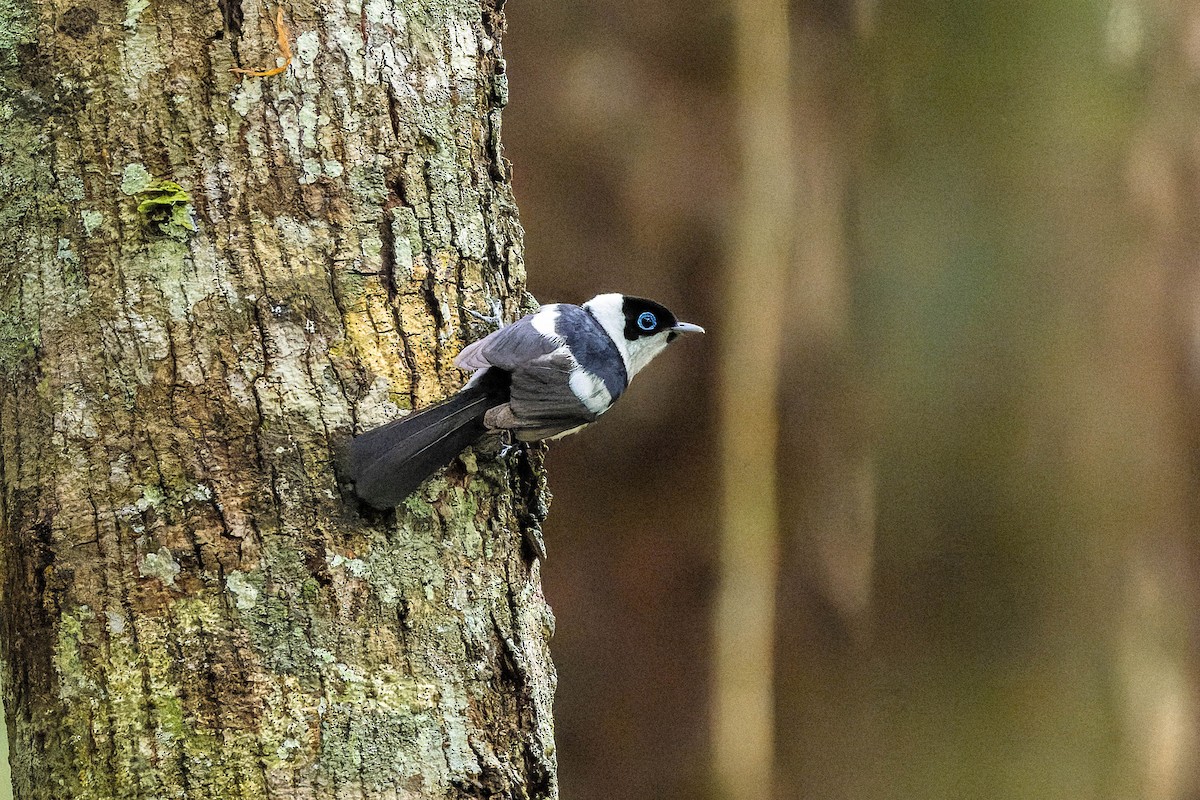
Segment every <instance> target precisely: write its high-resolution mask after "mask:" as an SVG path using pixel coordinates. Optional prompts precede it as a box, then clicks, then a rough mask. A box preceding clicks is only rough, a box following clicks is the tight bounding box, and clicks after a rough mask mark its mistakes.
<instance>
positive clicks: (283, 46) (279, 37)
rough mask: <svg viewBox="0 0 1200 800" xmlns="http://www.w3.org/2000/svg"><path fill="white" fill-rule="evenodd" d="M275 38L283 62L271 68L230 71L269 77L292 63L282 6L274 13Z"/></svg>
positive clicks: (290, 47)
mask: <svg viewBox="0 0 1200 800" xmlns="http://www.w3.org/2000/svg"><path fill="white" fill-rule="evenodd" d="M274 21H275V39H276V41H278V42H279V52H280V53H282V54H283V59H284V60H283V63H282V64H280V65H279V66H278V67H272V68H271V69H240V68H238V67H233V68H231V69H230V72H238V73H241V74H242V75H249V76H251V77H253V78H269V77H271V76H272V75H278V74H279V73H281V72H283V71H284V70H285V69H287V68H288V66H290V65H291V63H292V45H291V43H290V42H289V41H288V29H287V26H285V25H284V24H283V6H280V7H279V9H278V11H277V12H276V14H275V20H274Z"/></svg>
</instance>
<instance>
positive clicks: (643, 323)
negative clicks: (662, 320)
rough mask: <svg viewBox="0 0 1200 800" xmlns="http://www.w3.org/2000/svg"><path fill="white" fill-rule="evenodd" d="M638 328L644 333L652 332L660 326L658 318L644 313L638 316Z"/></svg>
mask: <svg viewBox="0 0 1200 800" xmlns="http://www.w3.org/2000/svg"><path fill="white" fill-rule="evenodd" d="M637 326H638V327H639V328H641V329H642V330H644V331H652V330H654V329H655V327H657V326H658V317H656V316H654V315H653V314H652V313H650V312H649V311H643V312H642V313H640V314H638V318H637Z"/></svg>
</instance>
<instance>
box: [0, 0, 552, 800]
mask: <svg viewBox="0 0 1200 800" xmlns="http://www.w3.org/2000/svg"><path fill="white" fill-rule="evenodd" d="M494 2H495V0H483V4H482V6H481V5H480V4H479V3H477V2H469V1H468V0H455V1H454V2H451V1H450V0H446V2H440V3H432V2H431V3H419V2H416V1H415V0H367V2H361V1H360V0H348V2H346V3H339V2H307V0H297V1H296V2H293V3H291V4H289V5H287V6H286V7H284V8H283V10H282V13H281V14H280V15H279V16H277V8H276V7H274V6H267V5H265V4H246V5H245V6H241V5H239V4H238V3H237V0H227V2H225V3H222V4H221V5H220V7H218V6H217V4H213V5H212V6H211V7H210V6H205V5H203V4H200V5H196V4H187V3H168V2H166V1H165V0H155V2H153V3H150V2H148V0H129V2H128V3H127V4H118V3H113V2H108V0H100V2H97V3H89V4H79V5H71V4H69V3H67V2H48V1H47V0H4V2H0V120H2V124H3V128H4V130H5V135H4V137H3V139H2V140H0V489H2V491H0V569H2V576H3V582H2V584H0V585H2V587H3V588H2V591H3V594H2V596H0V609H2V611H0V617H2V620H0V622H2V636H0V655H2V656H3V663H4V674H3V678H4V680H3V685H4V691H5V695H4V699H5V703H6V707H7V721H8V725H9V735H10V740H11V742H10V744H11V749H12V765H13V780H14V784H15V790H16V797H18V798H60V797H61V798H74V799H76V800H78V799H80V798H115V797H121V798H124V797H154V798H178V797H188V798H216V797H221V798H241V797H289V798H292V797H335V796H336V797H338V798H385V797H386V798H401V797H404V798H407V797H411V798H417V797H420V798H450V797H454V798H457V797H484V796H486V797H554V796H556V794H557V790H556V776H555V760H554V749H553V727H552V720H551V716H550V704H551V697H552V693H553V689H554V681H555V675H554V670H553V667H552V665H551V663H550V660H549V654H548V650H547V640H548V638H549V635H550V631H551V628H552V625H553V618H552V617H551V615H550V611H549V609H548V608H547V606H546V604H545V601H544V599H543V597H542V594H541V589H540V577H539V571H538V563H537V562H536V560H534V559H532V558H531V556H530V552H529V548H525V547H523V546H522V542H523V541H525V540H528V538H529V537H536V536H538V535H539V533H538V530H537V528H538V524H539V522H540V519H541V516H542V515H543V514H544V509H545V504H544V491H543V489H542V487H541V486H540V485H539V481H538V479H537V476H538V474H539V471H538V465H537V464H533V463H530V462H529V461H528V460H523V461H521V462H520V463H519V464H517V465H516V467H515V468H513V469H511V470H510V469H508V468H507V467H506V466H505V464H504V463H503V462H501V461H500V460H499V459H498V458H497V457H496V453H495V450H494V449H488V448H487V447H483V448H481V449H480V451H479V452H477V453H474V454H471V453H468V454H466V455H464V456H463V457H462V459H460V462H459V463H456V464H454V465H452V466H451V467H450V469H449V470H448V471H447V472H446V473H444V474H443V475H442V476H440V477H438V478H437V479H436V480H434V481H433V482H431V483H430V484H428V485H427V486H426V487H424V488H423V489H422V490H420V491H419V492H418V494H417V495H416V496H414V497H413V498H410V499H409V500H408V501H407V502H406V504H405V505H404V506H402V507H401V508H400V509H399V510H398V511H397V512H396V513H395V514H393V513H377V512H374V511H371V510H370V509H367V508H365V507H362V506H360V505H359V504H358V503H357V501H356V500H355V498H354V495H353V492H352V491H351V489H350V487H349V485H348V484H347V482H346V479H345V470H344V467H343V459H344V453H345V446H346V443H347V441H348V439H349V437H350V436H351V435H352V434H353V433H355V432H358V431H361V430H362V429H364V428H367V427H370V426H373V425H376V424H380V423H382V422H385V421H387V420H389V419H392V418H394V417H395V416H396V415H397V413H398V409H399V408H408V407H420V406H423V405H426V404H428V403H429V402H431V401H433V400H436V399H438V398H440V397H442V396H444V395H445V394H447V393H449V392H450V391H452V390H454V389H455V388H456V387H457V385H458V383H459V382H460V381H461V380H462V375H461V374H460V373H459V372H457V371H456V370H454V369H453V368H452V367H451V356H452V355H453V354H454V352H455V351H456V350H457V349H458V348H459V347H461V346H462V345H463V344H464V343H466V342H467V341H469V340H472V339H474V338H477V337H478V336H480V335H482V334H483V333H485V332H486V330H487V327H488V326H487V325H486V324H484V323H481V322H479V321H478V320H477V319H476V318H475V317H474V316H472V315H469V314H467V313H466V312H467V310H468V309H471V310H474V311H477V312H479V313H481V314H483V315H489V316H490V315H498V316H503V317H505V318H512V317H513V316H515V315H517V314H518V313H519V312H520V311H522V310H523V309H524V307H525V306H526V305H527V304H528V303H527V295H525V294H524V291H523V286H524V272H523V267H522V259H521V252H522V250H521V248H522V245H521V230H520V227H519V225H518V223H517V218H516V210H515V207H514V205H513V201H512V194H511V189H510V187H509V183H508V166H507V164H506V163H505V162H504V161H503V159H502V158H501V156H500V145H499V135H500V108H501V107H502V106H503V105H504V102H505V99H506V94H507V90H506V79H505V76H504V62H503V59H502V58H501V56H500V50H499V36H500V33H501V30H502V28H503V24H504V22H503V17H502V15H501V11H500V9H499V7H498V5H499V4H498V3H497V4H495V5H493V3H494ZM289 54H290V57H291V60H290V63H289V64H288V68H287V69H286V70H284V71H282V72H281V73H280V74H276V75H267V76H256V75H238V74H235V73H234V72H231V68H235V67H240V68H243V69H247V70H258V71H267V70H268V68H271V67H275V66H276V65H277V64H282V62H283V61H285V60H286V57H287V56H288V55H289Z"/></svg>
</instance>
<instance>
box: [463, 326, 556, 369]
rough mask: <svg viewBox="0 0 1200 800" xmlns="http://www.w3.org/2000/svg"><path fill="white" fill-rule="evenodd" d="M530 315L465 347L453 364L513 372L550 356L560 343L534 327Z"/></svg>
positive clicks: (466, 367)
mask: <svg viewBox="0 0 1200 800" xmlns="http://www.w3.org/2000/svg"><path fill="white" fill-rule="evenodd" d="M532 319H533V315H532V314H531V315H529V316H527V317H521V319H519V320H517V321H516V322H514V323H512V324H511V325H505V326H504V327H503V328H501V329H500V330H498V331H493V332H492V333H489V334H488V335H487V336H485V337H483V338H482V339H480V340H479V341H478V342H474V343H472V344H469V345H467V346H466V347H464V348H463V350H462V352H461V353H459V354H458V355H457V356H456V357H455V359H454V364H455V366H457V367H461V368H462V369H486V368H487V367H499V368H500V369H503V370H508V371H509V372H512V371H513V370H515V369H517V368H518V367H520V366H521V365H522V364H528V363H529V362H531V361H534V360H535V359H538V358H541V357H543V356H546V355H549V354H550V353H552V352H554V351H555V350H557V349H558V347H559V346H560V345H561V344H562V341H555V340H554V339H552V338H551V337H549V336H546V335H544V334H542V333H541V332H540V331H538V330H537V328H535V327H533V323H532V322H531V320H532Z"/></svg>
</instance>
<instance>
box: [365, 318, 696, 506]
mask: <svg viewBox="0 0 1200 800" xmlns="http://www.w3.org/2000/svg"><path fill="white" fill-rule="evenodd" d="M681 333H704V329H703V328H701V327H700V326H699V325H692V324H691V323H688V322H679V321H678V320H677V319H675V315H674V314H672V313H671V312H670V311H668V310H667V309H666V308H664V307H663V306H661V305H659V304H658V303H655V302H654V301H652V300H644V299H642V298H640V297H629V296H627V295H623V294H602V295H598V296H596V297H593V298H592V299H591V300H589V301H587V302H586V303H584V304H583V305H582V306H575V305H570V304H568V303H555V304H553V305H546V306H542V307H541V308H540V309H539V310H538V311H537V312H535V313H533V314H530V315H529V316H526V317H522V318H521V319H519V320H517V321H516V322H514V323H512V324H511V325H506V326H504V327H503V328H501V329H500V330H498V331H495V332H494V333H491V334H489V335H488V336H486V337H484V338H483V339H480V340H479V341H478V342H475V343H474V344H471V345H468V346H467V347H466V348H464V349H463V351H462V352H461V353H459V354H458V357H457V358H455V359H454V363H455V364H456V365H457V366H459V367H461V368H462V369H465V370H474V371H475V374H474V375H472V376H471V379H470V380H469V381H467V383H466V385H465V386H463V388H462V389H461V390H459V392H458V393H457V394H455V395H454V396H453V397H451V398H449V399H448V400H445V401H444V402H442V403H439V404H438V405H435V406H431V407H430V408H427V409H424V410H423V411H418V412H416V413H413V414H409V415H408V416H407V417H404V418H403V419H399V420H396V421H395V422H390V423H388V424H387V425H384V426H382V427H380V428H376V429H375V430H372V431H368V432H367V433H364V434H362V435H361V436H357V437H355V439H354V440H353V441H352V442H351V443H350V462H351V463H350V468H351V477H352V478H353V479H354V484H355V491H357V492H358V496H359V497H361V498H362V499H363V500H365V501H366V502H367V503H369V504H371V505H372V506H375V507H376V508H391V507H392V506H395V505H398V504H399V503H400V502H401V501H403V500H404V498H406V497H408V495H409V494H411V493H412V492H413V490H414V489H416V488H417V487H418V486H419V485H420V484H421V483H422V482H423V481H424V480H425V479H426V478H428V477H429V476H430V475H432V474H433V473H434V472H436V471H437V469H438V468H439V467H442V466H444V465H446V464H448V463H449V462H450V461H451V460H452V459H453V458H454V457H455V456H456V455H458V454H459V453H460V452H462V450H463V449H464V448H466V447H468V446H470V445H472V444H474V443H475V442H476V441H478V440H479V438H480V437H482V436H484V435H485V434H488V433H499V432H502V431H508V432H510V433H511V435H512V436H513V437H514V438H515V439H517V440H518V441H522V442H534V441H539V440H541V439H557V438H559V437H561V436H566V435H567V434H568V433H574V432H575V431H578V430H580V429H581V428H584V427H586V426H588V425H590V424H591V423H593V422H595V421H596V418H597V417H599V416H600V415H601V414H603V413H604V412H605V411H607V410H608V409H609V407H610V406H612V404H613V403H614V402H616V399H617V398H618V397H620V396H621V393H622V392H624V391H625V387H627V386H628V385H629V381H630V380H631V379H632V378H633V376H634V375H636V374H637V373H638V372H639V371H640V370H641V369H642V367H644V366H646V365H647V364H648V363H650V360H651V359H653V358H654V357H655V356H656V355H658V354H659V353H661V352H662V351H663V349H664V348H665V347H666V346H667V344H668V343H670V342H672V341H674V340H675V338H676V337H677V336H679V334H681Z"/></svg>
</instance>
